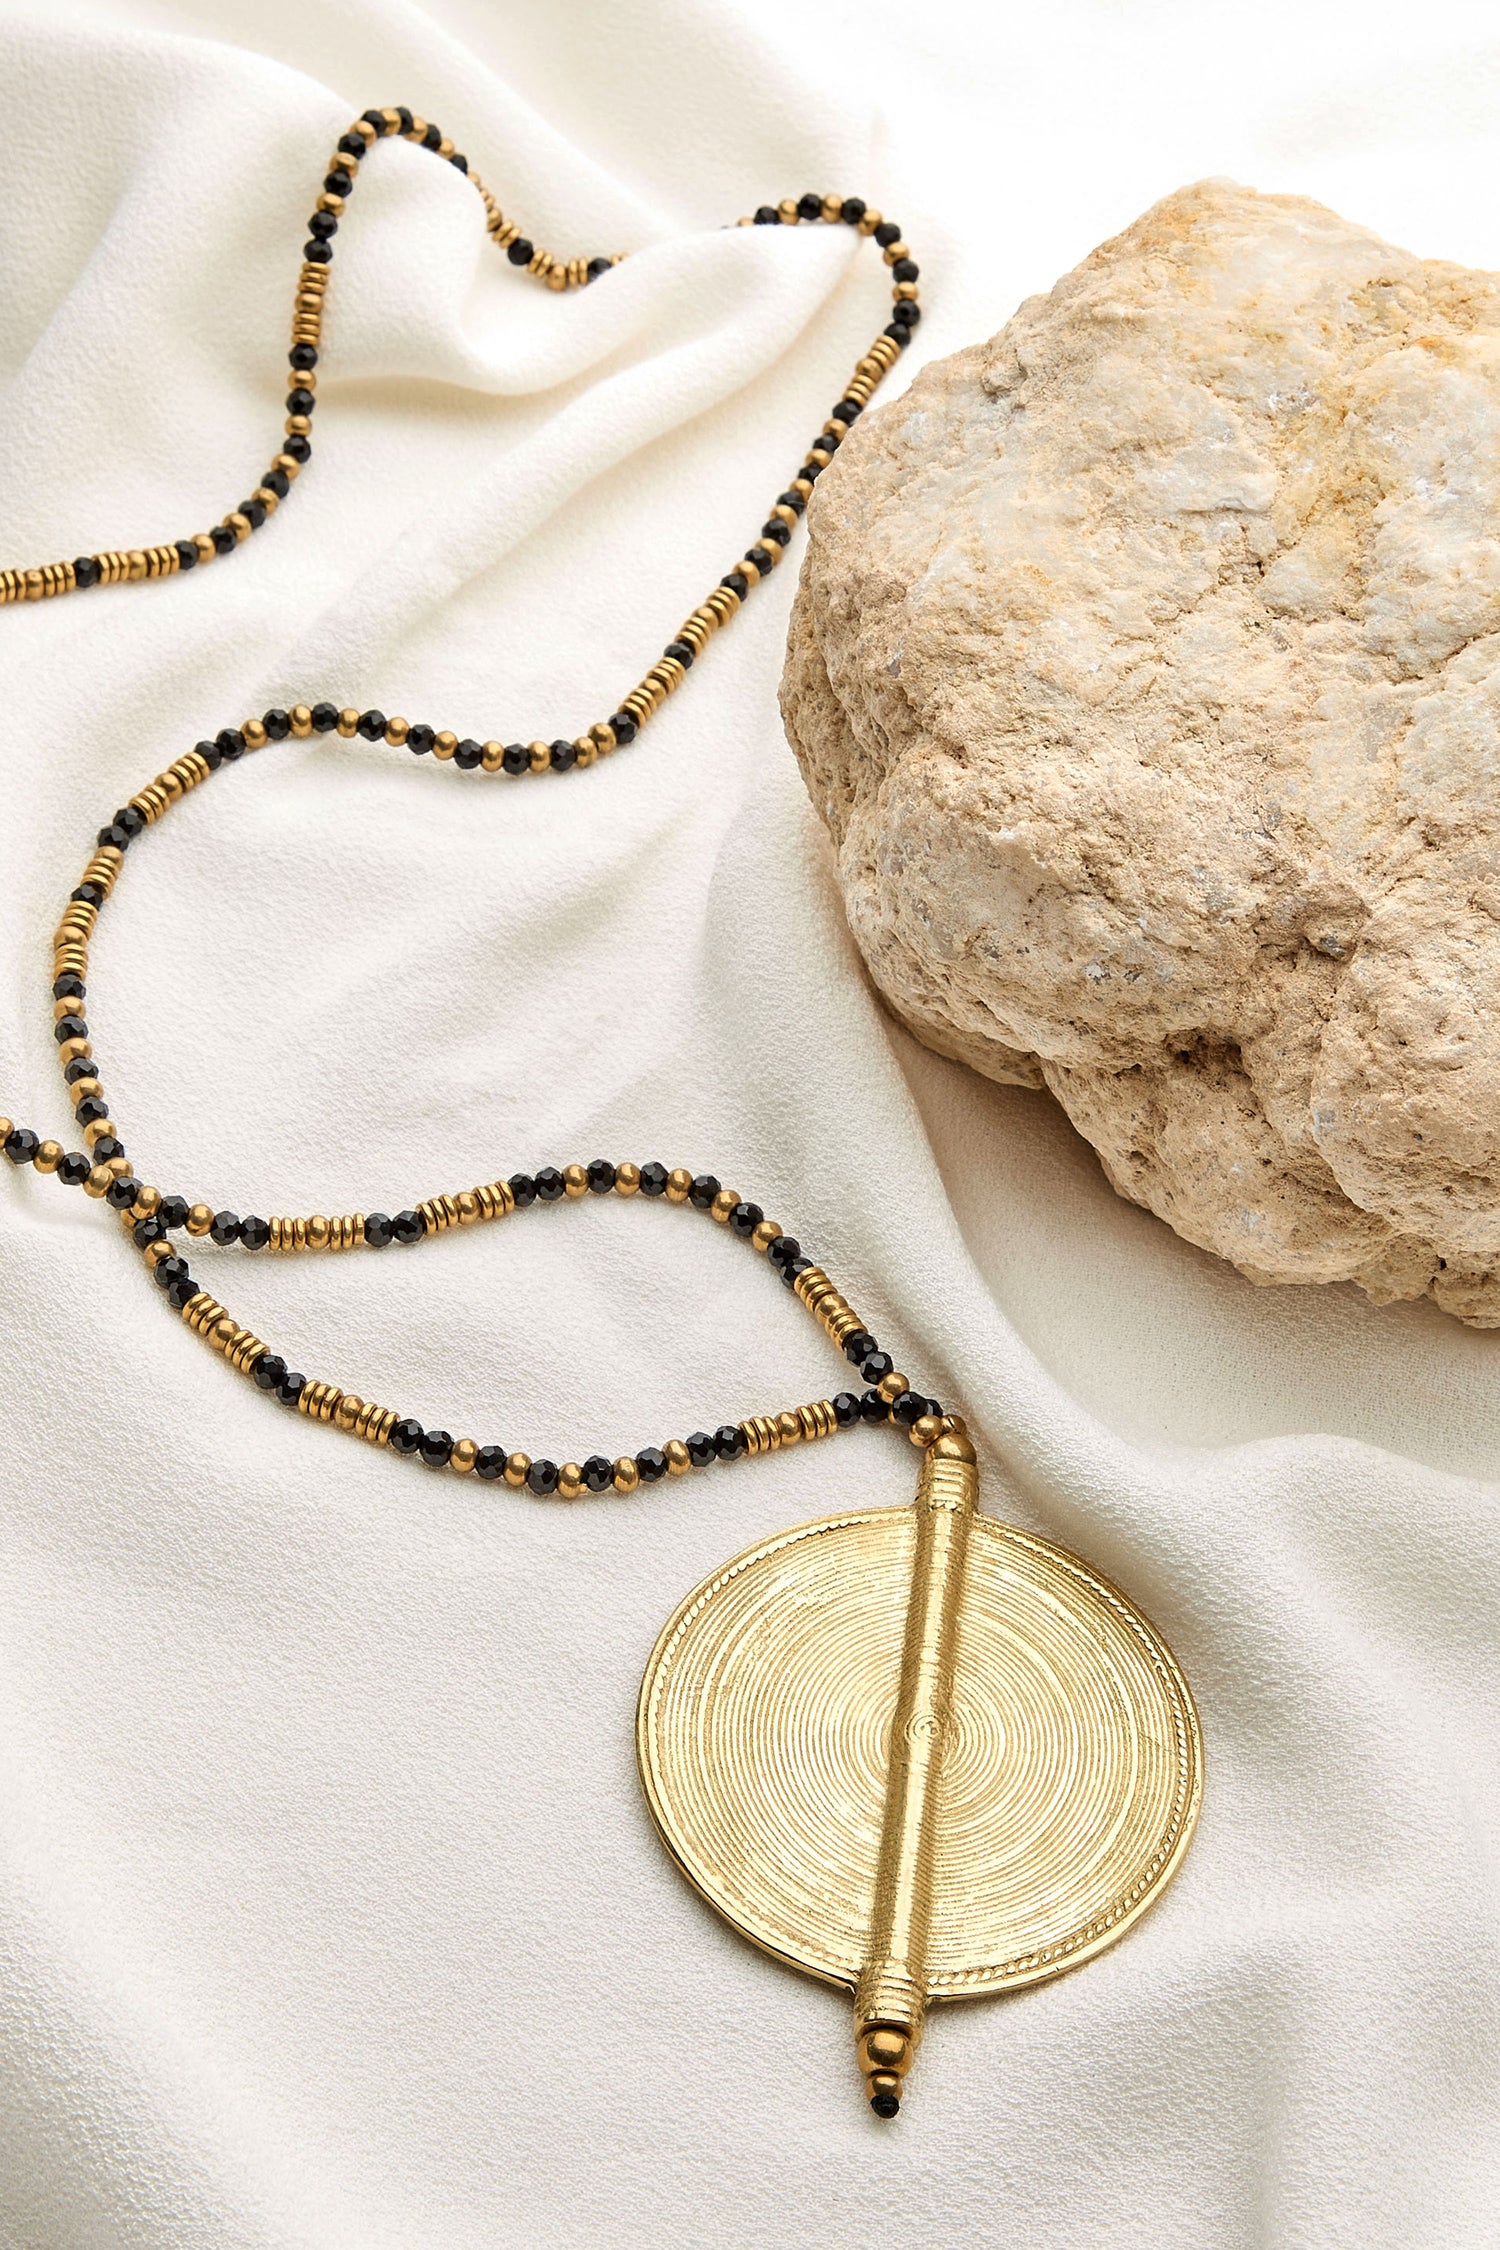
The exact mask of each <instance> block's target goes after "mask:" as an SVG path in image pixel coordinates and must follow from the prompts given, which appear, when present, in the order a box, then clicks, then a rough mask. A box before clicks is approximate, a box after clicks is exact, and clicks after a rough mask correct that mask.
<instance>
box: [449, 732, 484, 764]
mask: <svg viewBox="0 0 1500 2250" xmlns="http://www.w3.org/2000/svg"><path fill="white" fill-rule="evenodd" d="M483 757H484V744H483V743H482V742H476V741H475V740H474V737H473V736H472V735H471V734H466V735H465V736H464V739H463V741H462V742H460V743H459V744H458V745H457V746H456V748H455V750H454V752H453V763H454V764H455V765H456V766H462V767H463V770H464V772H465V773H472V772H473V771H474V768H475V767H476V766H477V765H478V764H479V763H480V761H481V759H482V758H483Z"/></svg>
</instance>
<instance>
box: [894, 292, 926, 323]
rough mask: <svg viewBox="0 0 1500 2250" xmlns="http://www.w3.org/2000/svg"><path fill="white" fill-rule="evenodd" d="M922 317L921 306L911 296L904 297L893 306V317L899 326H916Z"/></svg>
mask: <svg viewBox="0 0 1500 2250" xmlns="http://www.w3.org/2000/svg"><path fill="white" fill-rule="evenodd" d="M921 317H922V308H921V306H920V305H918V304H915V303H913V301H912V299H911V298H910V297H903V298H902V299H901V301H900V303H899V304H896V305H893V306H892V307H891V319H892V321H893V322H894V323H895V325H896V326H897V327H898V328H915V327H916V325H917V322H918V321H919V320H920V319H921Z"/></svg>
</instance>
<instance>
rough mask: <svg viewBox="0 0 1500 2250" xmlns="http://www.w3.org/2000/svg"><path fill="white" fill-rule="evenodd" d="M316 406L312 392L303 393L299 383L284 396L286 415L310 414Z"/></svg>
mask: <svg viewBox="0 0 1500 2250" xmlns="http://www.w3.org/2000/svg"><path fill="white" fill-rule="evenodd" d="M316 404H317V401H316V400H315V399H314V397H313V394H312V392H311V391H305V390H304V389H303V388H302V385H301V384H300V383H298V384H296V385H295V387H294V388H293V389H291V390H289V391H288V392H287V394H286V410H287V412H288V414H311V413H312V412H313V409H314V407H315V406H316Z"/></svg>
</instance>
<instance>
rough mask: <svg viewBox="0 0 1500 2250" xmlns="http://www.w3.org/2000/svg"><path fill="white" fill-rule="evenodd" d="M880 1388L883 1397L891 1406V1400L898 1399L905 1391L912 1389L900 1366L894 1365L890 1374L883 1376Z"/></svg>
mask: <svg viewBox="0 0 1500 2250" xmlns="http://www.w3.org/2000/svg"><path fill="white" fill-rule="evenodd" d="M878 1388H879V1391H880V1395H881V1397H882V1398H883V1399H884V1400H885V1403H886V1405H887V1406H889V1405H890V1403H891V1401H892V1400H893V1399H898V1398H899V1397H900V1396H901V1393H902V1392H903V1391H909V1390H910V1389H911V1385H910V1383H908V1381H907V1380H906V1377H905V1376H904V1375H903V1374H902V1372H901V1370H900V1368H899V1367H893V1368H892V1369H891V1371H890V1373H889V1375H882V1376H881V1378H880V1383H879V1386H878Z"/></svg>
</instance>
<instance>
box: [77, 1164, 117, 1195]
mask: <svg viewBox="0 0 1500 2250" xmlns="http://www.w3.org/2000/svg"><path fill="white" fill-rule="evenodd" d="M113 1178H114V1173H113V1172H112V1171H111V1170H110V1168H109V1166H108V1165H107V1164H96V1165H95V1166H94V1169H93V1170H92V1172H90V1174H89V1176H88V1178H87V1179H86V1180H85V1181H84V1183H83V1192H84V1194H85V1195H92V1196H100V1195H102V1194H103V1193H104V1191H105V1189H106V1188H107V1187H108V1186H109V1183H110V1181H111V1180H112V1179H113Z"/></svg>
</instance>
